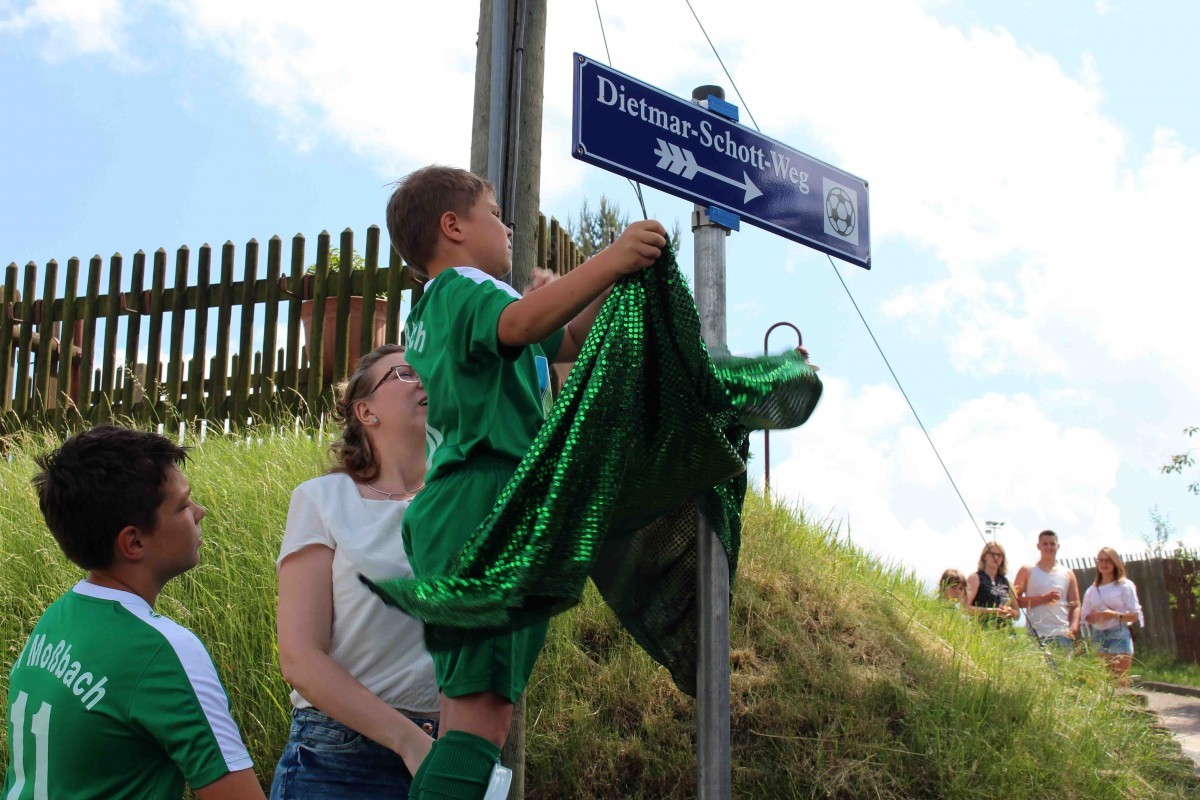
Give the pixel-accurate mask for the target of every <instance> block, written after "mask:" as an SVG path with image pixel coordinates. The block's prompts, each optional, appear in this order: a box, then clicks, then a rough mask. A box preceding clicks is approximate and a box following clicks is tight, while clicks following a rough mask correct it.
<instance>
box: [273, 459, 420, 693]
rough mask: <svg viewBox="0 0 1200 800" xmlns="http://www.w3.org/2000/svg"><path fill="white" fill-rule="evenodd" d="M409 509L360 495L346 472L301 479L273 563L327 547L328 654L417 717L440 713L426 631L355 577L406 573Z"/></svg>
mask: <svg viewBox="0 0 1200 800" xmlns="http://www.w3.org/2000/svg"><path fill="white" fill-rule="evenodd" d="M407 508H408V502H407V501H395V500H386V499H379V500H367V499H365V498H363V497H362V496H361V495H359V493H358V488H357V487H356V486H355V484H354V480H353V479H352V478H351V477H350V476H348V475H346V474H344V473H333V474H330V475H323V476H321V477H320V478H313V479H312V480H309V481H305V482H304V483H302V484H300V485H299V486H297V487H296V489H295V491H293V492H292V501H291V505H290V506H289V507H288V519H287V529H286V530H285V531H284V534H283V544H282V545H281V546H280V550H279V559H278V561H276V564H277V565H278V564H280V563H282V562H283V559H284V558H286V557H287V556H289V555H291V554H292V553H295V552H296V551H298V550H300V549H301V548H304V547H308V546H309V545H314V544H315V545H323V546H325V547H328V548H329V549H331V550H333V632H332V634H333V635H332V639H331V641H330V648H329V655H330V657H331V658H333V660H334V661H336V662H337V663H338V664H340V665H341V666H342V667H343V668H345V670H346V671H347V672H349V673H350V674H351V675H353V676H354V677H355V678H356V679H357V680H358V682H359V683H361V684H362V685H363V686H365V687H367V689H369V690H370V691H371V693H372V694H374V695H375V696H376V697H378V698H379V699H381V700H383V701H384V702H385V703H387V704H388V705H390V706H393V707H395V708H398V709H401V710H403V711H407V712H411V713H413V714H416V715H420V714H429V713H434V712H436V711H437V710H438V691H437V684H436V683H435V682H434V676H433V660H432V659H431V658H430V657H429V652H428V651H427V650H426V649H425V627H424V625H422V624H421V622H420V620H417V619H414V618H413V617H410V616H409V615H407V614H405V613H404V612H402V611H400V610H399V609H396V608H392V607H391V606H388V605H385V604H384V602H383V601H382V600H380V599H379V597H378V596H377V595H375V594H374V593H373V592H372V591H371V590H370V589H368V588H367V587H366V586H365V585H363V583H362V581H360V580H359V579H358V576H359V575H365V576H366V577H368V578H370V579H372V580H384V579H387V578H403V577H409V576H411V575H412V567H410V566H409V564H408V557H407V556H406V555H405V553H404V545H403V543H402V541H401V539H400V520H401V519H402V518H403V516H404V511H405V509H407ZM291 697H292V706H293V707H295V708H309V707H311V706H312V703H310V702H308V701H307V700H305V699H304V698H303V697H301V696H300V693H299V692H296V691H293V692H292V695H291Z"/></svg>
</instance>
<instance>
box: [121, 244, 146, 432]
mask: <svg viewBox="0 0 1200 800" xmlns="http://www.w3.org/2000/svg"><path fill="white" fill-rule="evenodd" d="M145 285H146V251H145V250H138V251H137V252H136V253H134V254H133V270H132V272H131V273H130V276H129V294H128V295H127V297H128V299H127V300H126V302H125V307H126V311H127V313H128V318H127V319H126V320H125V359H124V361H122V362H121V372H122V373H124V374H123V376H122V391H121V403H120V406H121V413H122V414H124V415H125V416H127V417H130V416H132V415H133V407H134V404H136V403H137V402H138V401H140V400H143V399H144V397H143V396H142V394H143V393H142V392H141V391H140V390H139V387H138V381H137V374H136V372H135V370H136V368H137V363H138V350H139V348H140V347H141V344H142V313H143V311H144V308H143V306H142V289H143V287H144V286H145Z"/></svg>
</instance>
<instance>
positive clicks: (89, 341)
mask: <svg viewBox="0 0 1200 800" xmlns="http://www.w3.org/2000/svg"><path fill="white" fill-rule="evenodd" d="M103 266H104V262H103V261H102V260H101V259H100V256H98V255H96V256H92V260H91V261H90V262H89V263H88V277H87V294H86V295H85V296H84V299H83V314H82V318H83V339H82V340H81V341H80V347H81V348H82V352H81V353H80V354H79V396H78V398H77V399H76V400H75V405H76V406H77V407H78V409H79V414H80V416H81V417H83V418H84V419H95V416H94V414H95V408H94V405H93V399H92V398H93V396H94V395H93V385H92V365H93V364H95V357H96V314H97V312H98V311H99V305H98V303H97V298H98V297H99V296H100V270H101V269H102V268H103Z"/></svg>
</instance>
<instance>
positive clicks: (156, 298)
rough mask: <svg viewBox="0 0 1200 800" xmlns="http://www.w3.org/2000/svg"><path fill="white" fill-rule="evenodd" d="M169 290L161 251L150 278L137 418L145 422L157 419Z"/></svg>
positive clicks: (163, 251) (159, 249) (164, 258)
mask: <svg viewBox="0 0 1200 800" xmlns="http://www.w3.org/2000/svg"><path fill="white" fill-rule="evenodd" d="M166 287H167V251H166V250H165V249H164V248H162V247H160V248H158V249H157V250H155V251H154V262H153V266H152V268H151V276H150V303H149V307H150V321H149V323H148V325H149V328H150V337H149V341H147V342H146V373H145V377H144V378H143V379H142V386H143V389H142V392H143V396H142V405H141V408H140V409H139V414H138V417H139V418H140V419H142V420H143V421H145V420H150V419H158V399H159V396H160V394H161V388H160V384H159V381H158V376H159V364H160V363H161V361H162V325H163V305H164V304H165V299H166V298H165V296H164V295H165V294H166Z"/></svg>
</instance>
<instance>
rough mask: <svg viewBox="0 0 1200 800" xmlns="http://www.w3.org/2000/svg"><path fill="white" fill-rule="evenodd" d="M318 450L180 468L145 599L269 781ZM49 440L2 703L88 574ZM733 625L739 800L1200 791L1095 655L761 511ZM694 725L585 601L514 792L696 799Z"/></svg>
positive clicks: (10, 506) (6, 624)
mask: <svg viewBox="0 0 1200 800" xmlns="http://www.w3.org/2000/svg"><path fill="white" fill-rule="evenodd" d="M327 442H328V438H327V436H324V438H322V440H321V441H319V442H314V441H313V440H312V439H310V438H309V436H308V435H306V434H300V435H293V434H285V435H277V436H271V435H269V436H268V437H267V438H266V439H265V440H264V441H263V442H261V443H247V442H246V441H245V440H241V439H231V438H220V437H210V438H209V439H208V440H207V441H206V442H204V443H203V444H200V445H198V446H196V448H195V450H194V451H193V463H192V464H191V465H190V466H189V467H188V468H187V473H188V476H189V478H190V479H191V481H192V485H193V492H194V494H195V496H196V498H197V500H198V501H199V502H200V503H201V504H203V505H204V506H206V507H207V508H208V510H209V515H208V517H207V518H206V519H205V521H204V523H203V529H204V547H203V550H202V553H201V564H200V566H199V567H198V568H196V569H194V570H192V571H191V572H189V573H188V574H187V575H185V576H183V577H182V578H181V579H177V580H176V581H173V582H172V583H171V584H170V585H169V586H168V588H167V591H166V592H164V596H163V597H162V599H161V600H160V602H159V610H160V611H161V612H162V613H164V614H166V615H168V616H170V617H172V618H174V619H176V620H178V621H179V622H181V623H182V624H184V625H187V626H188V627H190V628H192V629H193V630H194V631H196V633H197V634H198V635H199V636H200V638H201V639H202V640H203V641H204V642H205V644H206V645H207V646H208V648H209V650H210V652H211V653H212V655H213V660H214V661H215V662H216V664H217V667H218V670H219V671H220V673H221V678H222V680H223V681H224V682H225V686H226V688H227V689H228V691H229V694H230V699H231V702H232V705H233V710H234V716H235V717H236V719H237V721H238V724H239V725H240V726H241V728H242V732H243V734H244V735H245V737H246V740H247V743H248V744H249V745H250V749H251V753H252V755H253V757H254V760H255V764H256V767H257V769H258V772H259V775H260V777H261V778H263V779H264V781H266V780H268V779H269V776H270V774H271V771H272V770H273V768H274V763H275V761H276V759H277V758H278V755H279V752H280V750H281V749H282V746H283V742H284V741H285V739H286V736H287V687H286V686H285V685H284V683H283V681H282V679H281V678H280V677H279V670H278V664H277V661H276V652H275V643H274V642H275V640H274V607H275V586H276V584H275V568H274V559H275V555H276V553H277V551H278V546H279V541H280V537H281V535H282V531H283V526H284V522H285V518H286V513H287V504H288V497H289V494H290V491H291V489H292V488H293V487H294V486H295V485H297V484H299V483H300V482H301V481H303V480H305V479H307V478H309V477H312V476H314V475H316V474H319V473H320V472H321V471H322V470H323V468H324V465H325V464H326V460H325V445H326V443H327ZM54 443H55V441H54V440H52V439H47V438H45V437H39V436H35V435H26V436H22V437H20V438H18V439H16V440H14V441H13V442H11V443H10V444H11V446H10V447H8V448H7V452H8V453H9V454H10V455H11V460H8V461H0V537H2V538H0V595H2V598H3V599H0V610H2V611H3V613H2V614H0V692H3V693H5V694H6V693H7V677H8V671H9V668H10V666H11V664H12V662H13V660H14V659H15V657H16V655H17V653H18V651H19V649H20V647H21V646H22V645H23V644H24V642H25V640H26V638H27V636H28V633H29V630H30V628H31V627H32V625H33V624H34V622H35V621H36V620H37V618H38V617H39V616H40V614H41V613H42V610H43V609H44V608H45V607H46V605H48V604H49V603H50V602H51V601H53V600H54V599H55V598H56V597H57V596H58V595H59V594H61V593H62V592H63V591H65V590H66V589H67V588H69V587H70V586H71V585H72V584H73V583H74V582H75V581H76V580H78V579H79V578H80V577H81V573H80V571H79V570H77V569H76V568H75V567H73V566H72V565H70V564H69V563H68V562H66V560H65V559H63V558H62V556H61V555H60V554H59V551H58V549H57V547H56V545H55V544H54V542H53V540H52V538H51V537H50V535H49V533H48V532H46V530H45V526H44V525H43V523H42V520H41V518H40V515H39V513H38V511H37V505H36V502H35V501H34V496H33V492H32V489H31V488H30V485H29V477H30V476H31V475H32V474H33V472H34V469H35V468H34V466H33V463H32V456H33V455H34V454H36V453H39V452H44V451H45V450H48V449H50V448H51V447H52V446H53V445H54ZM731 619H732V641H733V651H732V654H731V659H732V665H733V682H732V700H733V708H732V712H733V716H732V744H733V794H734V796H735V797H738V798H772V799H774V798H809V797H813V798H846V799H847V800H849V799H850V798H854V799H855V800H857V799H858V798H880V799H889V798H894V799H896V800H899V799H900V798H904V799H905V800H908V799H909V798H941V797H947V798H955V800H970V798H988V800H992V798H994V797H996V796H997V795H1000V794H1004V795H1013V796H1024V797H1054V798H1056V800H1074V799H1078V800H1083V799H1084V798H1087V800H1092V798H1101V799H1105V798H1112V799H1113V800H1117V798H1122V799H1125V798H1172V799H1174V798H1178V797H1181V796H1191V797H1200V792H1198V791H1197V790H1196V788H1195V785H1194V783H1191V782H1189V781H1191V777H1190V776H1191V769H1190V768H1185V767H1182V766H1181V765H1180V764H1179V763H1178V762H1176V761H1174V760H1172V756H1173V749H1172V745H1171V744H1170V742H1169V740H1168V739H1167V738H1166V736H1165V735H1164V734H1162V733H1160V732H1158V731H1156V730H1154V729H1153V728H1151V726H1150V724H1149V721H1148V720H1147V718H1146V717H1145V716H1144V715H1143V713H1142V712H1140V711H1138V710H1137V709H1136V707H1134V706H1133V705H1132V704H1130V703H1129V702H1128V701H1127V700H1125V699H1124V698H1122V697H1120V696H1118V695H1116V694H1115V693H1114V691H1113V689H1112V687H1111V685H1110V684H1109V682H1108V680H1107V678H1106V677H1105V674H1104V673H1103V671H1102V670H1101V669H1099V668H1098V667H1097V665H1096V664H1095V662H1094V661H1093V660H1091V659H1082V660H1077V661H1074V662H1068V661H1066V660H1065V659H1060V660H1059V670H1060V673H1059V674H1055V673H1053V672H1051V671H1050V670H1049V668H1048V667H1047V665H1046V662H1045V659H1044V658H1043V657H1042V656H1041V654H1040V653H1039V652H1037V651H1036V650H1034V649H1032V648H1030V647H1029V645H1028V643H1027V642H1026V641H1025V640H1024V639H1023V638H1021V637H1019V636H1018V637H1009V636H1006V635H1004V634H1001V633H997V632H994V631H983V630H981V629H980V628H978V626H976V625H974V624H973V623H972V622H971V621H969V620H965V619H963V618H961V617H960V616H959V615H958V614H957V613H956V612H954V611H953V610H951V609H948V608H945V607H943V606H941V605H940V604H939V603H937V602H936V601H934V600H933V599H932V598H929V597H927V596H926V595H925V592H924V590H923V588H922V586H921V585H920V584H919V583H918V582H917V581H916V580H915V579H913V578H912V577H911V576H909V575H907V574H905V573H903V572H901V571H898V570H895V569H891V568H887V567H886V566H884V565H881V564H879V563H877V562H875V561H873V560H872V559H870V558H869V557H867V556H866V555H864V554H863V553H861V552H859V551H857V550H855V549H853V548H851V547H848V546H846V545H844V544H842V543H840V542H838V541H836V537H835V535H834V534H833V533H831V532H830V531H828V530H827V529H825V528H823V527H821V526H819V525H810V524H807V523H806V522H805V521H804V518H803V514H802V513H800V512H797V511H794V510H792V509H788V508H783V507H780V506H776V505H771V504H769V503H767V502H765V501H764V500H763V499H762V498H761V497H759V496H756V495H752V496H751V497H750V498H749V500H748V501H747V507H746V533H745V537H744V550H743V555H742V560H741V567H740V570H739V574H738V577H737V582H736V585H735V590H734V602H733V607H732V611H731ZM114 646H119V643H114ZM694 727H695V715H694V703H693V702H692V700H691V699H690V698H687V697H685V696H682V695H680V694H679V693H678V692H677V691H676V690H675V689H674V687H673V686H672V685H671V683H670V680H669V678H668V677H667V675H666V673H665V672H664V671H663V670H662V669H660V668H658V667H657V666H656V665H655V664H654V663H653V662H652V661H650V659H649V658H648V657H646V656H645V654H644V653H642V652H641V651H640V650H639V649H638V648H637V646H636V645H635V644H634V643H633V642H632V640H631V639H630V638H629V636H628V635H627V634H625V633H624V631H623V630H621V628H620V626H619V625H618V624H617V623H616V621H615V619H614V618H613V617H612V615H611V614H610V613H609V612H608V611H607V609H606V608H605V607H604V605H603V603H602V602H601V601H600V600H599V598H598V596H597V594H596V593H595V592H594V591H591V590H589V592H588V593H587V595H586V596H585V598H584V601H583V603H582V604H581V605H580V607H578V608H576V609H573V610H572V611H570V612H568V613H567V614H564V615H562V616H560V617H559V618H557V619H556V620H555V621H554V623H553V624H552V626H551V635H550V638H549V640H548V642H547V646H546V650H545V652H544V654H543V656H542V658H541V660H540V661H539V663H538V666H537V669H536V671H535V673H534V676H533V681H532V683H531V688H530V693H529V730H528V773H527V789H528V796H530V797H536V798H544V799H547V800H548V799H549V798H555V800H557V799H558V798H637V797H642V798H691V797H695V795H696V786H695V756H694V750H693V735H694ZM2 735H3V734H0V736H2ZM0 748H2V749H0V752H4V753H7V743H6V742H4V741H3V740H0ZM2 758H6V756H0V759H2ZM3 766H4V765H3V763H2V762H0V768H2V767H3Z"/></svg>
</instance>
